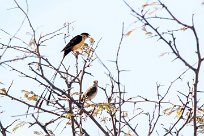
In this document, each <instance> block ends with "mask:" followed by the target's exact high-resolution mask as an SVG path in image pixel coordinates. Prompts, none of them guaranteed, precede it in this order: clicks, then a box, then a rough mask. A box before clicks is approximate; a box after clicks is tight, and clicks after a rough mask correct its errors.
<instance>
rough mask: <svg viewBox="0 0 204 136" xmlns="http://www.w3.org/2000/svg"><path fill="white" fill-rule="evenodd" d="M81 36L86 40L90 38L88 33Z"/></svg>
mask: <svg viewBox="0 0 204 136" xmlns="http://www.w3.org/2000/svg"><path fill="white" fill-rule="evenodd" d="M81 35H82V36H83V37H84V38H85V39H86V38H89V36H90V35H89V34H88V33H81Z"/></svg>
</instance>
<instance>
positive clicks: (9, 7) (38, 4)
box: [0, 0, 204, 136]
mask: <svg viewBox="0 0 204 136" xmlns="http://www.w3.org/2000/svg"><path fill="white" fill-rule="evenodd" d="M127 2H129V3H130V4H131V6H133V7H134V8H135V9H136V10H137V9H139V8H141V5H142V4H144V3H145V1H143V0H134V1H133V0H128V1H127ZM149 2H150V1H149ZM163 2H164V3H165V4H166V5H167V6H168V7H169V9H170V10H171V11H172V12H173V13H174V14H175V15H176V17H178V18H179V19H181V21H184V22H185V23H187V24H191V19H192V18H191V17H192V14H195V24H196V28H197V31H198V32H199V33H198V34H199V36H200V41H201V43H202V44H203V42H204V41H203V39H201V38H202V35H204V32H203V30H204V25H203V24H204V19H203V17H204V7H203V6H202V5H201V2H202V1H201V0H197V1H194V0H189V1H185V0H180V1H176V0H169V1H168V0H165V1H163ZM19 4H20V5H21V6H22V7H24V8H25V7H26V6H25V1H22V0H21V1H20V0H19ZM28 5H29V13H28V15H29V17H30V20H31V22H32V24H33V26H34V27H35V29H37V36H39V35H40V34H42V35H43V34H46V33H48V32H52V31H54V30H56V29H58V28H60V27H62V26H63V24H64V23H65V22H73V21H75V22H74V23H73V25H72V27H73V28H74V29H73V30H72V31H70V32H71V35H72V36H75V35H77V34H79V33H81V32H88V33H90V34H91V36H92V37H93V38H94V39H95V41H96V42H97V41H98V40H99V39H100V38H101V37H102V40H101V42H100V44H99V47H98V49H97V51H96V53H97V54H98V56H99V57H100V58H101V59H102V60H103V61H104V62H105V63H106V65H107V66H109V67H110V69H111V70H112V71H114V70H115V65H114V64H112V63H110V62H109V61H108V60H114V59H115V56H116V49H117V47H118V44H119V41H120V38H121V30H122V23H123V22H124V24H125V32H127V31H129V30H131V29H133V28H136V27H138V25H137V24H134V23H133V22H134V21H135V19H134V17H133V16H131V14H130V10H129V8H128V7H127V6H126V5H125V4H124V2H123V1H122V0H111V1H110V0H103V1H95V0H86V1H83V0H60V1H56V0H43V1H42V0H35V1H34V0H33V1H31V0H28ZM14 7H15V3H14V2H13V1H12V0H0V29H3V30H5V31H7V32H9V33H10V34H14V33H15V32H16V31H17V29H18V27H19V25H20V24H21V22H22V20H23V18H24V16H23V14H22V12H20V11H19V10H18V9H13V8H14ZM157 23H158V22H155V25H156V24H157ZM159 25H160V26H162V27H164V28H166V29H167V28H169V27H175V25H173V24H166V23H162V24H159ZM27 32H30V29H29V27H28V24H27V23H25V25H24V26H23V29H22V30H21V31H20V32H19V33H18V34H17V36H18V37H20V38H22V39H23V40H25V41H27V42H29V40H30V38H31V37H30V35H28V34H26V33H27ZM177 36H178V43H179V48H180V49H181V50H182V53H183V55H184V56H186V58H187V59H188V60H189V61H190V62H192V64H193V63H194V56H191V55H189V54H192V53H194V50H193V49H194V48H191V47H193V46H195V45H194V39H193V38H192V35H190V33H188V30H187V32H186V34H185V36H183V33H181V32H180V33H178V34H177ZM8 38H10V37H5V36H4V34H3V33H2V32H1V31H0V41H1V42H5V43H7V41H8ZM179 38H180V39H179ZM11 44H21V43H20V42H16V41H15V42H12V43H11ZM46 44H47V45H48V46H49V50H46V52H45V55H46V56H47V57H48V58H49V59H51V60H52V62H53V63H54V64H55V66H58V64H59V61H60V60H61V57H62V53H61V52H60V51H61V50H62V48H63V47H64V45H65V44H64V41H63V39H62V37H59V38H55V39H54V40H50V41H49V42H47V43H46ZM202 48H204V47H203V46H202ZM166 51H169V49H168V48H167V46H166V45H164V44H163V42H158V41H157V40H156V39H150V38H148V37H147V36H146V35H144V32H143V31H141V30H140V29H137V30H136V31H134V32H133V33H132V34H131V35H130V36H129V37H125V38H124V40H123V44H122V46H121V53H120V58H119V59H120V60H119V63H120V66H121V69H126V70H130V71H129V72H126V73H122V78H121V81H122V82H123V83H124V85H125V88H126V91H127V92H128V94H127V96H137V95H142V96H144V97H147V98H151V99H154V98H155V97H156V95H155V94H156V82H158V83H161V84H163V85H165V87H167V86H168V85H169V84H170V82H171V81H172V80H174V79H175V76H177V75H179V74H181V73H182V72H183V71H184V70H185V66H184V65H183V64H182V63H180V61H178V60H177V61H174V62H171V61H172V60H173V59H174V56H172V55H166V56H164V57H159V56H160V54H161V53H163V52H166ZM202 53H203V54H204V50H202ZM7 55H8V54H7ZM11 55H14V54H11ZM15 55H16V54H15ZM73 59H74V57H73V55H71V54H69V56H68V57H66V59H65V62H64V63H67V64H68V65H72V64H74V63H72V62H70V60H73ZM94 64H95V67H93V68H91V70H90V71H91V72H92V73H93V75H94V77H87V78H86V81H85V82H86V84H84V86H83V88H84V89H86V88H87V87H88V86H89V85H90V83H91V82H92V80H94V79H98V80H99V85H100V86H105V85H106V82H107V77H106V76H105V74H104V72H105V69H104V68H102V66H101V65H100V64H99V63H98V62H97V61H96V62H95V63H94ZM18 67H19V68H20V69H22V68H24V66H22V65H19V66H18ZM0 72H1V77H0V81H1V82H4V83H5V86H6V87H8V86H9V84H10V83H11V81H12V80H14V81H15V82H14V85H13V86H14V87H13V91H14V92H15V94H16V95H21V94H20V93H18V91H19V92H20V90H22V89H24V88H27V89H29V90H33V91H34V90H38V89H36V86H38V85H37V84H35V83H33V82H30V81H29V82H28V81H27V80H26V81H25V79H22V78H19V77H16V76H15V74H14V73H11V72H8V71H7V70H5V69H3V68H1V69H0ZM201 72H202V74H201V75H203V73H204V71H203V69H202V71H201ZM2 75H3V76H2ZM8 75H9V76H8ZM190 75H191V73H188V74H187V75H186V76H185V78H184V80H183V82H179V83H178V84H176V86H175V90H176V91H177V90H180V89H181V91H184V92H185V91H187V90H185V89H186V87H187V86H186V81H187V80H188V81H189V80H190V82H192V79H191V78H190V79H189V78H188V77H189V76H190ZM200 82H204V79H203V78H202V80H201V81H200ZM181 85H183V86H185V87H183V86H181ZM0 88H1V86H0ZM14 88H15V89H14ZM203 88H204V86H203V85H201V86H200V89H203ZM176 91H174V92H173V93H172V94H171V95H169V96H168V97H167V98H168V99H167V100H174V99H175V98H177V94H176ZM0 101H1V100H0ZM94 101H95V102H103V101H105V100H104V96H103V94H102V93H101V92H99V94H98V96H96V98H95V99H94ZM4 102H5V104H6V105H7V102H8V101H4ZM4 102H3V103H4ZM1 103H2V101H1ZM11 106H12V107H13V105H11V104H10V103H8V106H5V107H3V108H6V109H7V110H8V111H9V112H7V113H9V114H11V115H16V114H21V113H23V112H24V110H26V109H25V108H24V107H22V105H19V107H15V108H11ZM127 108H128V107H127ZM143 108H144V109H147V110H148V109H149V106H148V105H145V106H143ZM19 109H20V110H19ZM18 110H19V111H18ZM1 116H3V115H1V114H0V118H2V117H1ZM2 120H3V121H4V122H5V123H6V124H7V123H10V122H11V120H7V119H6V118H4V119H2ZM93 126H94V125H93ZM143 127H144V128H145V125H144V126H142V125H141V126H138V128H140V129H144V128H143ZM32 129H34V128H32ZM89 129H90V128H88V132H92V133H96V135H99V134H100V131H99V130H93V129H92V128H91V130H89ZM186 132H187V133H189V132H188V131H186ZM25 133H26V134H27V135H32V131H30V130H25V129H24V130H23V129H19V130H18V131H17V132H16V133H15V134H13V136H23V135H25Z"/></svg>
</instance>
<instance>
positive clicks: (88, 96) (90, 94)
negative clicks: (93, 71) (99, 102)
mask: <svg viewBox="0 0 204 136" xmlns="http://www.w3.org/2000/svg"><path fill="white" fill-rule="evenodd" d="M97 92H98V81H97V80H94V81H93V84H92V85H91V86H90V87H89V88H88V89H87V90H86V92H85V93H84V94H83V95H82V98H81V101H82V102H85V101H86V100H89V101H90V100H92V99H93V98H94V97H95V96H96V94H97Z"/></svg>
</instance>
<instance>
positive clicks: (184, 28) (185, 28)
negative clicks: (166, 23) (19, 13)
mask: <svg viewBox="0 0 204 136" xmlns="http://www.w3.org/2000/svg"><path fill="white" fill-rule="evenodd" d="M187 29H188V28H187V27H182V28H180V30H182V31H185V30H187Z"/></svg>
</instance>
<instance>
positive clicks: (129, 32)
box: [125, 29, 136, 36]
mask: <svg viewBox="0 0 204 136" xmlns="http://www.w3.org/2000/svg"><path fill="white" fill-rule="evenodd" d="M135 30H136V29H132V30H130V31H128V32H127V33H126V34H125V36H130V35H131V34H132V32H134V31H135Z"/></svg>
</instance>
